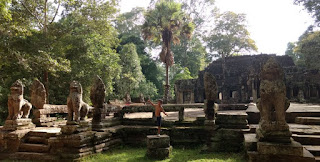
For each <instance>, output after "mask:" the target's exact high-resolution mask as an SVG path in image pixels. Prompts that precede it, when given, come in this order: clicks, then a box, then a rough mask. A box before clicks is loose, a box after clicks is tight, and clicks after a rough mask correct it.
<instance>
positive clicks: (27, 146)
mask: <svg viewBox="0 0 320 162" xmlns="http://www.w3.org/2000/svg"><path fill="white" fill-rule="evenodd" d="M19 151H20V152H34V153H46V152H49V146H48V145H44V144H32V143H21V144H20V147H19Z"/></svg>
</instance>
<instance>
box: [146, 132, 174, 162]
mask: <svg viewBox="0 0 320 162" xmlns="http://www.w3.org/2000/svg"><path fill="white" fill-rule="evenodd" d="M147 147H148V150H147V153H146V156H147V157H149V158H152V159H159V160H162V159H165V158H168V157H169V156H170V154H171V151H172V146H170V137H169V136H167V135H160V136H157V135H149V136H147Z"/></svg>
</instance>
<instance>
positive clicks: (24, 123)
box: [2, 119, 36, 131]
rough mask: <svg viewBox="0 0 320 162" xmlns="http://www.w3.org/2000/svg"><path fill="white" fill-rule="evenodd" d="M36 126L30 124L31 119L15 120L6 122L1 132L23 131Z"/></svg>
mask: <svg viewBox="0 0 320 162" xmlns="http://www.w3.org/2000/svg"><path fill="white" fill-rule="evenodd" d="M35 127H36V126H35V125H34V124H33V123H32V121H31V119H16V120H6V121H5V123H4V126H3V128H2V130H4V131H14V130H23V129H32V128H35Z"/></svg>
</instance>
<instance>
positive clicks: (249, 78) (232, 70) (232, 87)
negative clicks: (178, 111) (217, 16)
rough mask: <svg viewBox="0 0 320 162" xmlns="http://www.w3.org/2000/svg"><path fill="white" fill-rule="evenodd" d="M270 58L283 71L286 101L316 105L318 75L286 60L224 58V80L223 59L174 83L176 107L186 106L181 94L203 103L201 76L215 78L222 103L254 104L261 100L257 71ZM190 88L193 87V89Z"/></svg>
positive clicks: (314, 71) (319, 83) (317, 99)
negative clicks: (196, 76)
mask: <svg viewBox="0 0 320 162" xmlns="http://www.w3.org/2000/svg"><path fill="white" fill-rule="evenodd" d="M270 57H275V59H276V61H277V62H279V63H280V65H281V66H282V68H283V69H284V71H285V82H286V86H287V97H288V98H289V99H290V100H292V101H299V102H305V101H310V102H319V101H320V99H319V97H320V75H319V74H320V72H319V71H318V70H306V69H304V68H301V67H297V66H295V64H294V62H293V60H292V59H291V58H290V57H289V56H276V55H267V54H261V55H252V56H236V57H228V58H226V60H225V61H226V70H225V79H223V71H222V59H218V60H216V61H213V62H212V63H211V64H210V65H209V66H208V67H207V68H206V69H205V70H203V71H200V72H199V74H198V78H197V79H192V80H179V81H176V83H175V87H176V96H177V103H183V102H185V101H184V100H183V99H182V98H181V96H182V94H183V93H189V94H194V96H191V97H190V98H193V99H194V102H196V103H197V102H204V99H205V94H204V85H203V75H204V73H205V72H209V73H211V74H213V75H214V77H215V78H216V80H217V84H218V90H219V91H218V99H219V102H222V103H248V102H250V101H254V102H256V100H257V98H259V97H260V92H259V87H260V79H259V75H260V71H261V69H262V66H263V65H264V63H265V62H266V61H267V60H268V58H270ZM192 84H193V85H192Z"/></svg>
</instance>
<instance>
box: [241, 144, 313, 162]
mask: <svg viewBox="0 0 320 162" xmlns="http://www.w3.org/2000/svg"><path fill="white" fill-rule="evenodd" d="M246 143H247V141H246ZM254 145H256V150H250V151H249V150H247V154H248V158H249V162H260V161H266V162H273V161H280V162H287V161H294V162H315V157H314V156H313V155H312V154H311V153H310V152H309V151H308V150H306V149H305V148H303V146H302V145H301V144H300V143H299V142H296V141H293V140H292V142H291V143H271V142H257V143H254ZM253 148H254V147H253Z"/></svg>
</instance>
